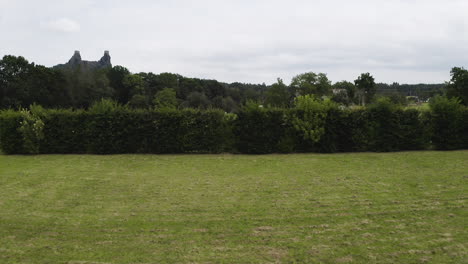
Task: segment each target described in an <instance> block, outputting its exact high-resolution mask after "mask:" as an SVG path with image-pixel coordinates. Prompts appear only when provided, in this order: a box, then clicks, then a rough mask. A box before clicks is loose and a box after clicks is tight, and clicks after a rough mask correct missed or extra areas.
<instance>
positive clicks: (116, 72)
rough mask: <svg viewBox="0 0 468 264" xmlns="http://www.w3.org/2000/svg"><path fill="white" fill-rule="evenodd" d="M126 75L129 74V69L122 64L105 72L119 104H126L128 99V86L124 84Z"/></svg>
mask: <svg viewBox="0 0 468 264" xmlns="http://www.w3.org/2000/svg"><path fill="white" fill-rule="evenodd" d="M128 75H130V71H129V70H128V69H127V68H125V67H122V66H114V67H112V69H110V70H109V71H108V72H107V77H108V78H109V85H110V86H111V87H112V88H113V89H114V90H115V97H116V99H117V101H118V102H119V103H121V104H126V103H128V101H129V100H130V90H129V87H127V86H125V84H124V80H125V78H126V77H127V76H128Z"/></svg>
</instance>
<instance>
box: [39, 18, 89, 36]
mask: <svg viewBox="0 0 468 264" xmlns="http://www.w3.org/2000/svg"><path fill="white" fill-rule="evenodd" d="M42 26H43V27H44V28H46V29H50V30H53V31H57V32H63V33H73V32H78V31H80V24H78V23H77V22H75V21H73V20H71V19H69V18H59V19H56V20H53V21H49V22H46V23H42Z"/></svg>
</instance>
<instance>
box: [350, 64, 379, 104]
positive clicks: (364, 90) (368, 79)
mask: <svg viewBox="0 0 468 264" xmlns="http://www.w3.org/2000/svg"><path fill="white" fill-rule="evenodd" d="M354 84H355V85H356V88H357V95H358V98H359V104H360V105H366V104H368V103H371V102H372V99H373V98H374V95H375V93H376V91H377V86H376V84H375V80H374V77H372V75H370V73H368V72H367V73H362V74H361V75H360V76H359V77H358V78H357V79H356V80H354Z"/></svg>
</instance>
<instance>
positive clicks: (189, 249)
mask: <svg viewBox="0 0 468 264" xmlns="http://www.w3.org/2000/svg"><path fill="white" fill-rule="evenodd" d="M467 197H468V151H453V152H435V151H434V152H433V151H430V152H401V153H353V154H332V155H320V154H293V155H265V156H245V155H117V156H91V155H89V156H87V155H50V156H49V155H44V156H4V155H0V263H75V264H77V263H81V264H85V263H305V262H307V263H468V210H467Z"/></svg>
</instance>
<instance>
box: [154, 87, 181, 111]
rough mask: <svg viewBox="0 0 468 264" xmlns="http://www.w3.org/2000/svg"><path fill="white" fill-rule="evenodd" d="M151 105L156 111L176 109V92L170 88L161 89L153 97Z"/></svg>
mask: <svg viewBox="0 0 468 264" xmlns="http://www.w3.org/2000/svg"><path fill="white" fill-rule="evenodd" d="M153 104H154V107H155V108H157V109H176V108H177V105H178V102H177V97H176V91H175V90H174V89H172V88H164V89H162V90H161V91H159V92H157V93H156V95H155V96H154V100H153Z"/></svg>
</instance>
